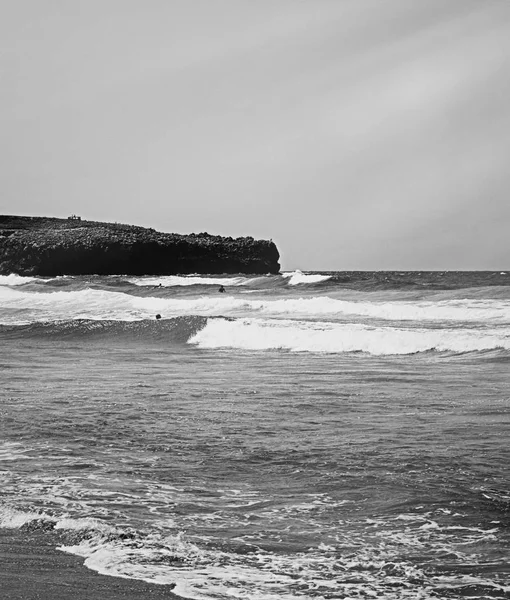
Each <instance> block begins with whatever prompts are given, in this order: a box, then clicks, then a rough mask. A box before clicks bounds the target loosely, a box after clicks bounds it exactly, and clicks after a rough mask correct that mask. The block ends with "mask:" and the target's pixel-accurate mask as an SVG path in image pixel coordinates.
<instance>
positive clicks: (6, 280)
mask: <svg viewBox="0 0 510 600" xmlns="http://www.w3.org/2000/svg"><path fill="white" fill-rule="evenodd" d="M37 279H38V278H37V277H23V276H21V275H16V273H11V274H10V275H0V285H13V286H14V285H23V284H25V283H30V282H31V281H36V280H37Z"/></svg>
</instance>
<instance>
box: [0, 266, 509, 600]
mask: <svg viewBox="0 0 510 600" xmlns="http://www.w3.org/2000/svg"><path fill="white" fill-rule="evenodd" d="M220 285H223V286H225V288H226V291H225V293H219V291H218V288H219V286H220ZM156 314H160V315H161V319H156V318H155V315H156ZM0 378H1V380H0V383H1V387H0V411H1V412H0V417H1V421H0V427H1V429H0V432H1V436H0V526H1V527H8V528H21V529H22V528H24V527H27V526H30V524H32V525H35V526H42V527H45V528H51V529H53V530H54V531H55V532H58V533H59V538H58V539H59V540H60V541H59V546H58V547H59V549H60V550H62V551H63V552H69V553H73V554H76V555H78V556H80V557H83V561H84V564H85V565H86V566H87V567H88V568H90V569H93V570H95V571H97V572H99V573H102V574H105V575H116V576H122V577H127V578H135V579H142V580H145V581H148V582H155V583H159V584H162V585H165V584H166V585H169V586H171V587H172V589H173V591H174V593H177V594H178V595H180V596H182V597H185V598H197V599H224V598H229V599H231V598H241V599H250V600H251V599H253V600H268V599H276V598H278V599H283V600H287V599H291V598H293V599H299V600H301V599H305V598H313V599H320V598H388V599H399V598H421V599H427V598H464V597H469V598H508V597H510V567H509V547H510V528H509V526H510V483H509V481H510V274H508V275H507V274H506V273H500V272H497V273H438V272H436V273H301V272H294V273H283V274H281V275H273V276H270V275H268V276H262V277H261V276H258V277H255V276H253V277H249V276H241V275H239V276H222V277H213V276H201V275H199V274H197V275H194V276H186V277H184V276H183V277H179V276H173V277H158V278H155V277H136V278H134V277H127V276H110V277H57V278H36V277H33V278H30V277H20V276H17V275H9V276H3V277H0Z"/></svg>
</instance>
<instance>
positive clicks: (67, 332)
mask: <svg viewBox="0 0 510 600" xmlns="http://www.w3.org/2000/svg"><path fill="white" fill-rule="evenodd" d="M206 323H207V318H206V317H200V316H184V317H175V318H171V319H160V320H155V319H151V320H147V319H144V320H140V321H113V320H88V319H76V320H67V321H65V320H64V321H42V322H36V323H30V324H25V325H0V335H1V336H2V338H4V339H11V338H12V339H24V338H56V339H69V338H80V339H82V338H87V337H93V338H96V339H98V338H101V337H103V338H106V339H119V338H122V339H124V340H128V339H132V340H141V339H144V340H147V341H150V340H152V341H163V342H174V343H184V342H186V341H188V339H189V338H190V337H191V336H193V335H194V334H196V333H197V331H199V330H200V329H201V328H202V327H205V325H206Z"/></svg>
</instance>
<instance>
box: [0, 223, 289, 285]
mask: <svg viewBox="0 0 510 600" xmlns="http://www.w3.org/2000/svg"><path fill="white" fill-rule="evenodd" d="M279 257H280V255H279V252H278V249H277V248H276V245H275V244H274V242H272V241H270V240H255V239H253V238H252V237H238V238H231V237H222V236H218V235H210V234H208V233H199V234H194V233H192V234H189V235H181V234H176V233H162V232H159V231H156V230H154V229H152V228H146V227H138V226H135V225H124V224H120V223H103V222H98V221H84V220H82V219H80V217H76V216H74V215H73V216H72V217H69V218H68V219H59V218H50V217H25V216H15V215H0V275H8V274H10V273H17V274H18V275H39V276H57V275H93V274H96V275H123V274H125V275H175V274H189V273H207V274H218V273H254V274H265V273H278V272H279V270H280V264H279V263H278V260H279Z"/></svg>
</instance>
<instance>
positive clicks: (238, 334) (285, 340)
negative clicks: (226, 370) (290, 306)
mask: <svg viewBox="0 0 510 600" xmlns="http://www.w3.org/2000/svg"><path fill="white" fill-rule="evenodd" d="M189 342H190V343H191V344H196V345H198V346H199V347H201V348H240V349H243V350H270V349H282V350H290V351H294V352H329V353H339V352H367V353H369V354H374V355H393V354H414V353H416V352H425V351H427V350H436V351H439V352H443V351H452V352H472V351H476V350H479V351H480V350H495V349H499V348H504V349H510V328H506V329H505V330H504V331H500V330H490V331H487V332H484V333H480V331H479V330H477V329H473V330H469V329H462V330H455V329H447V328H441V329H435V330H427V329H421V328H415V329H404V328H395V327H370V326H367V325H360V324H346V325H344V324H338V323H324V322H322V323H313V322H307V321H283V320H281V321H267V320H254V319H237V320H235V321H231V320H224V319H211V320H209V321H208V322H207V325H206V326H205V327H204V329H202V330H201V331H199V332H198V333H197V334H196V335H194V336H193V337H192V338H191V339H190V340H189Z"/></svg>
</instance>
